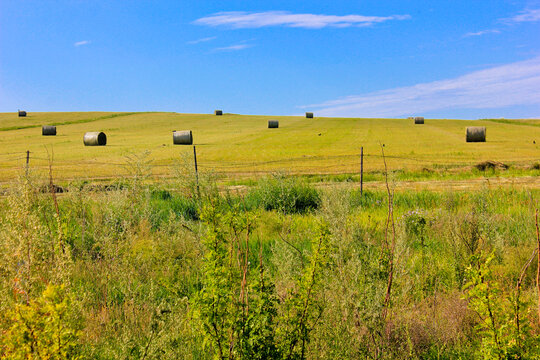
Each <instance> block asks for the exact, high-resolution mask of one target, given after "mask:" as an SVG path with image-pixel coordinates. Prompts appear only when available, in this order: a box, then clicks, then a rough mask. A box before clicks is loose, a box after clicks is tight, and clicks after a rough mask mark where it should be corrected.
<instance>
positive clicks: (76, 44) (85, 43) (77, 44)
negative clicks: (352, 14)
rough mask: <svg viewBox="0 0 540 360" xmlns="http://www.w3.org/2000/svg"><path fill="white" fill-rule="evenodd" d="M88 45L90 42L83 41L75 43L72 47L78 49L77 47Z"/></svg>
mask: <svg viewBox="0 0 540 360" xmlns="http://www.w3.org/2000/svg"><path fill="white" fill-rule="evenodd" d="M88 44H90V40H83V41H77V42H76V43H74V44H73V46H75V47H78V46H83V45H88Z"/></svg>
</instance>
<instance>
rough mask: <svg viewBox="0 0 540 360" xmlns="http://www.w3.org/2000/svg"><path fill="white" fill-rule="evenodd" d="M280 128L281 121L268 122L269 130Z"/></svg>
mask: <svg viewBox="0 0 540 360" xmlns="http://www.w3.org/2000/svg"><path fill="white" fill-rule="evenodd" d="M278 127H279V121H277V120H268V128H269V129H277V128H278Z"/></svg>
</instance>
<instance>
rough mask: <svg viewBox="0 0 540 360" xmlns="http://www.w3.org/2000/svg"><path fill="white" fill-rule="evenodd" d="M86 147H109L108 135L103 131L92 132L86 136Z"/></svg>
mask: <svg viewBox="0 0 540 360" xmlns="http://www.w3.org/2000/svg"><path fill="white" fill-rule="evenodd" d="M83 142H84V146H105V145H107V135H105V133H104V132H101V131H91V132H87V133H86V134H84V138H83Z"/></svg>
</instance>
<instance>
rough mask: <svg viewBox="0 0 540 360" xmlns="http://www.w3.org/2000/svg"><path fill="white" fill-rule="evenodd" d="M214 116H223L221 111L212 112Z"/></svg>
mask: <svg viewBox="0 0 540 360" xmlns="http://www.w3.org/2000/svg"><path fill="white" fill-rule="evenodd" d="M214 115H217V116H221V115H223V111H222V110H214Z"/></svg>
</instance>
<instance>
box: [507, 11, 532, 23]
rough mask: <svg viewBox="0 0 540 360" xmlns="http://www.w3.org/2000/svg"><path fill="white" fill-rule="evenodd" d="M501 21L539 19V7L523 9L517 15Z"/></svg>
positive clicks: (530, 20)
mask: <svg viewBox="0 0 540 360" xmlns="http://www.w3.org/2000/svg"><path fill="white" fill-rule="evenodd" d="M503 21H505V22H508V23H522V22H534V21H540V9H527V10H523V11H521V12H520V13H519V14H518V15H515V16H512V17H511V18H507V19H503Z"/></svg>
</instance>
